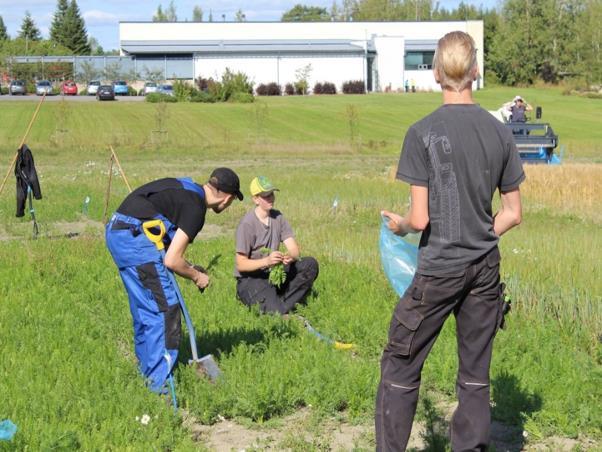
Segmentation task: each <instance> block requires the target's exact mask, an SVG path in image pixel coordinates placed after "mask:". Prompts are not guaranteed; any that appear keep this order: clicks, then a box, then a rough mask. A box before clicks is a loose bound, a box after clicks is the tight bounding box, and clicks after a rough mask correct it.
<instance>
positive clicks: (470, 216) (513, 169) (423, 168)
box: [397, 104, 525, 276]
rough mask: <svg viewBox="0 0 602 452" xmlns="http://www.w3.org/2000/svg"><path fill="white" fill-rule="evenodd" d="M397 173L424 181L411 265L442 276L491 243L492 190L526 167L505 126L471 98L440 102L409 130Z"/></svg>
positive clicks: (516, 179) (509, 186)
mask: <svg viewBox="0 0 602 452" xmlns="http://www.w3.org/2000/svg"><path fill="white" fill-rule="evenodd" d="M397 178H398V179H401V180H403V181H405V182H408V183H409V184H410V185H418V186H423V187H428V193H429V200H428V202H429V205H428V212H429V225H428V226H427V228H426V229H425V230H424V232H423V233H422V237H421V239H420V249H419V254H418V269H417V271H418V273H421V274H425V275H441V276H443V275H454V274H459V273H461V272H462V271H463V270H464V269H465V268H466V267H467V266H468V265H469V264H471V263H473V262H475V261H477V260H478V259H479V258H481V257H483V256H484V255H486V254H487V253H488V252H489V251H491V250H492V249H493V248H494V247H495V246H496V245H497V243H498V240H499V237H498V236H497V235H496V234H495V232H494V230H493V213H492V206H491V201H492V198H493V195H494V194H495V191H496V190H497V189H499V190H500V191H502V192H506V191H511V190H513V189H516V188H517V187H518V186H519V185H520V183H521V182H522V181H523V180H524V179H525V174H524V172H523V167H522V164H521V161H520V157H519V154H518V151H517V149H516V145H515V144H514V138H513V137H512V133H511V132H510V131H509V130H508V128H506V127H505V126H504V125H503V124H502V123H501V122H499V121H498V120H497V119H495V118H494V117H493V115H492V114H490V113H489V112H487V111H485V110H483V109H482V108H481V107H479V106H478V105H472V104H446V105H443V106H442V107H440V108H438V109H437V110H435V111H434V112H433V113H431V114H430V115H428V116H427V117H425V118H424V119H422V120H420V121H418V122H417V123H416V124H414V125H413V126H411V127H410V129H409V130H408V133H407V134H406V137H405V140H404V143H403V149H402V153H401V158H400V160H399V167H398V169H397Z"/></svg>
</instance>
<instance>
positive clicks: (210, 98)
mask: <svg viewBox="0 0 602 452" xmlns="http://www.w3.org/2000/svg"><path fill="white" fill-rule="evenodd" d="M190 102H203V103H207V104H213V103H215V102H217V99H216V97H215V96H214V95H213V94H211V93H209V92H207V91H197V90H195V91H194V93H192V94H191V96H190Z"/></svg>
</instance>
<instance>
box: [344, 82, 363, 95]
mask: <svg viewBox="0 0 602 452" xmlns="http://www.w3.org/2000/svg"><path fill="white" fill-rule="evenodd" d="M343 92H344V93H345V94H366V89H365V86H364V81H363V80H349V81H347V82H344V83H343Z"/></svg>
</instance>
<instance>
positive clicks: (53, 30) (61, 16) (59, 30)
mask: <svg viewBox="0 0 602 452" xmlns="http://www.w3.org/2000/svg"><path fill="white" fill-rule="evenodd" d="M68 9H69V3H68V2H67V0H58V1H57V5H56V12H55V13H54V16H53V18H52V24H51V25H50V39H51V40H52V41H54V42H56V43H58V44H62V45H64V42H65V41H64V39H65V38H64V26H65V17H66V16H67V10H68Z"/></svg>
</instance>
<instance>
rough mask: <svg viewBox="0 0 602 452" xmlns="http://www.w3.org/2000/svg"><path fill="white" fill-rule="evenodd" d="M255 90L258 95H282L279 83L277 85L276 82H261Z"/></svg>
mask: <svg viewBox="0 0 602 452" xmlns="http://www.w3.org/2000/svg"><path fill="white" fill-rule="evenodd" d="M255 92H256V93H257V95H258V96H281V95H282V89H281V88H280V85H278V83H275V82H271V83H268V84H267V85H264V84H263V83H262V84H260V85H259V86H258V87H257V89H256V90H255Z"/></svg>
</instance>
